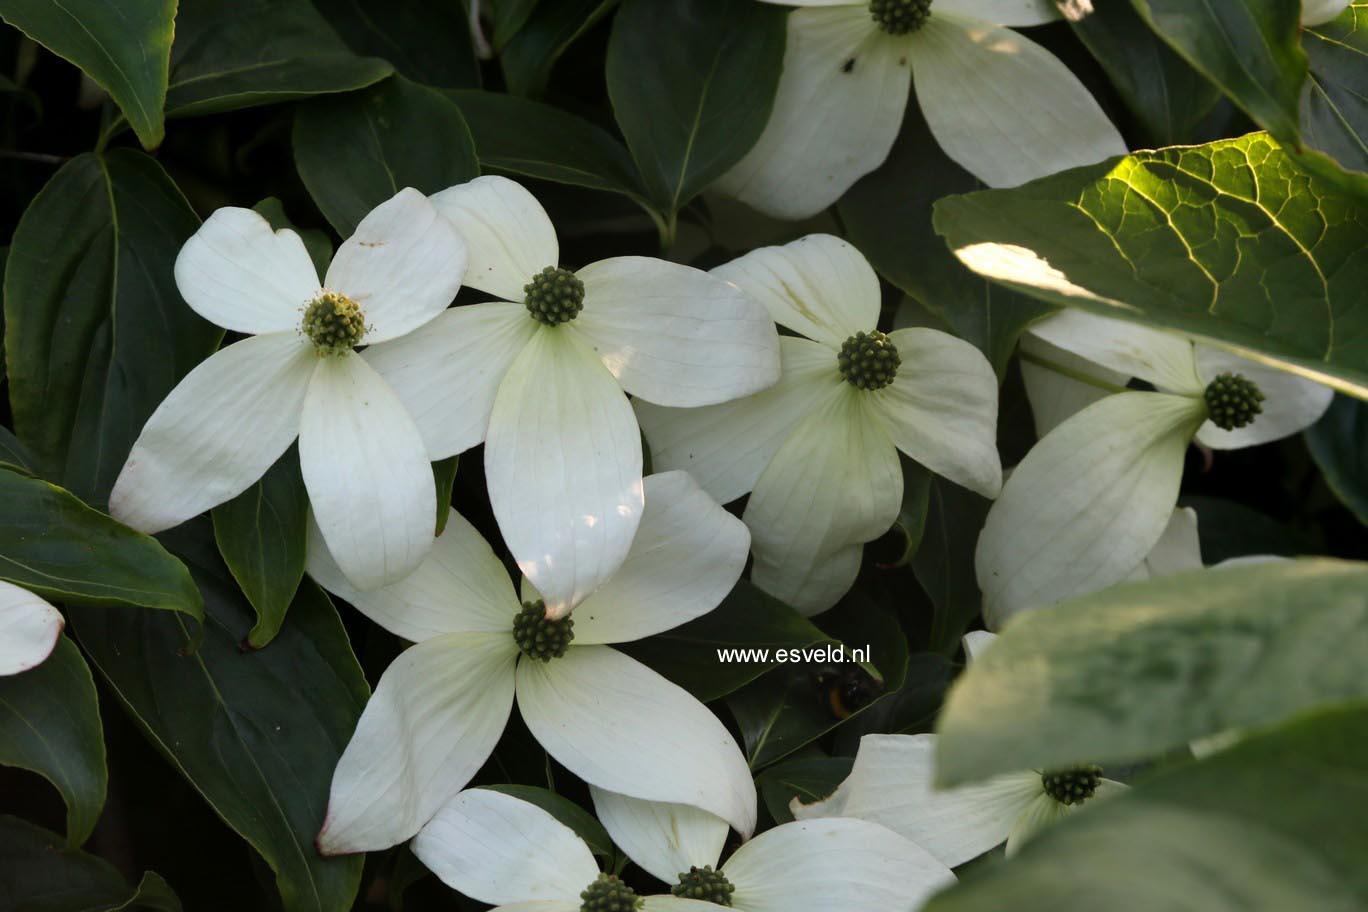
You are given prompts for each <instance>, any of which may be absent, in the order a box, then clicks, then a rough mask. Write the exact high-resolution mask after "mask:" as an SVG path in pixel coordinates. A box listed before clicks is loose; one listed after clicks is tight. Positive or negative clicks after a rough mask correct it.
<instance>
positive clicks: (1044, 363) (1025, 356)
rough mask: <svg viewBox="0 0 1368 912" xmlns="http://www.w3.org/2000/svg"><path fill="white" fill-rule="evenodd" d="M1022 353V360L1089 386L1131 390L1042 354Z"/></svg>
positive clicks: (1117, 391)
mask: <svg viewBox="0 0 1368 912" xmlns="http://www.w3.org/2000/svg"><path fill="white" fill-rule="evenodd" d="M1020 354H1021V360H1022V361H1029V362H1030V363H1031V364H1034V365H1037V366H1038V367H1043V368H1045V369H1046V370H1052V371H1054V372H1055V373H1056V374H1062V375H1063V376H1065V377H1068V378H1069V379H1071V380H1077V381H1078V382H1079V383H1086V384H1088V386H1095V387H1097V388H1098V389H1101V390H1106V391H1107V392H1109V393H1128V392H1131V390H1130V389H1129V388H1128V387H1124V386H1118V385H1116V384H1115V383H1108V382H1107V381H1106V380H1100V379H1098V378H1097V377H1092V376H1089V375H1088V374H1085V373H1083V372H1082V371H1079V370H1074V369H1073V368H1071V367H1065V366H1064V365H1063V364H1060V363H1059V362H1057V361H1051V360H1050V359H1049V358H1042V357H1040V355H1033V354H1031V353H1030V352H1026V351H1023V352H1021V353H1020Z"/></svg>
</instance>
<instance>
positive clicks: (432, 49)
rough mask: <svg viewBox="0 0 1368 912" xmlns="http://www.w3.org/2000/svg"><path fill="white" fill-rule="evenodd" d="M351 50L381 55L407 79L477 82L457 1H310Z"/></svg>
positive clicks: (454, 83) (454, 85)
mask: <svg viewBox="0 0 1368 912" xmlns="http://www.w3.org/2000/svg"><path fill="white" fill-rule="evenodd" d="M313 4H314V6H315V7H317V8H318V11H319V12H320V13H322V14H323V18H325V19H327V20H328V24H329V25H331V26H332V27H333V29H334V30H335V31H336V32H337V33H338V34H339V35H341V36H342V40H343V41H345V42H346V43H347V46H348V47H350V48H351V49H352V50H353V51H355V52H356V53H358V54H363V55H365V56H368V57H382V58H384V59H385V60H388V61H389V62H390V63H392V64H394V68H395V69H396V70H398V71H399V72H400V73H403V74H404V75H405V76H407V77H408V78H409V79H412V80H415V81H417V82H421V83H425V84H427V85H433V86H447V87H450V88H464V87H468V86H475V85H478V84H479V67H478V66H477V64H476V61H475V45H474V44H473V43H472V42H471V39H470V23H469V20H468V19H467V17H466V14H465V9H464V4H461V3H432V2H428V3H395V2H393V0H313Z"/></svg>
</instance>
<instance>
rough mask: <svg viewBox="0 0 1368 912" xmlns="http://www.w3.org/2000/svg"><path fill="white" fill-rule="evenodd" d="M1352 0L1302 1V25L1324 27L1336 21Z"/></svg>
mask: <svg viewBox="0 0 1368 912" xmlns="http://www.w3.org/2000/svg"><path fill="white" fill-rule="evenodd" d="M1351 2H1352V0H1302V11H1301V23H1302V25H1324V24H1325V23H1327V22H1330V21H1331V20H1334V19H1338V18H1339V15H1340V13H1343V12H1344V11H1345V10H1346V9H1348V8H1349V6H1350V5H1351Z"/></svg>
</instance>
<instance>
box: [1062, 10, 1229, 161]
mask: <svg viewBox="0 0 1368 912" xmlns="http://www.w3.org/2000/svg"><path fill="white" fill-rule="evenodd" d="M1070 24H1071V25H1072V26H1073V29H1074V33H1075V34H1076V35H1078V37H1079V38H1080V39H1081V40H1082V42H1083V44H1084V45H1086V46H1087V48H1088V50H1089V51H1091V52H1092V55H1093V57H1095V58H1096V59H1097V62H1098V63H1099V64H1101V65H1102V69H1104V70H1106V71H1107V76H1108V77H1110V79H1111V82H1112V85H1114V86H1116V90H1117V91H1118V92H1119V93H1120V94H1121V97H1122V98H1123V99H1125V102H1126V105H1127V107H1129V108H1130V110H1131V112H1132V113H1133V114H1134V115H1135V117H1136V119H1137V120H1138V121H1139V122H1140V126H1141V128H1142V130H1143V131H1144V138H1145V143H1144V144H1145V145H1146V146H1172V145H1175V144H1178V143H1186V142H1191V141H1192V139H1193V135H1192V134H1193V131H1194V130H1195V129H1196V127H1197V125H1198V123H1200V122H1201V120H1202V118H1203V117H1205V116H1206V114H1207V113H1208V112H1209V111H1210V110H1211V109H1212V107H1213V106H1214V105H1215V104H1216V102H1217V101H1218V100H1220V97H1221V90H1220V89H1219V88H1218V87H1217V86H1216V85H1214V84H1213V83H1211V82H1209V81H1207V79H1206V78H1205V77H1204V76H1202V74H1201V73H1198V72H1197V71H1196V70H1194V69H1193V68H1192V67H1191V66H1189V65H1188V63H1187V61H1185V60H1184V59H1183V58H1182V57H1180V56H1179V55H1178V54H1177V53H1176V52H1175V51H1174V50H1173V49H1172V48H1170V47H1169V46H1168V45H1167V44H1165V43H1164V42H1163V41H1162V40H1160V38H1159V36H1158V35H1156V34H1155V33H1154V32H1152V31H1150V29H1149V26H1147V25H1146V24H1145V21H1144V20H1143V19H1141V18H1140V15H1139V14H1138V13H1137V12H1136V11H1135V8H1134V7H1132V6H1130V5H1128V4H1126V3H1098V4H1095V5H1094V6H1093V8H1092V12H1091V13H1089V14H1088V15H1086V16H1083V17H1082V18H1080V19H1077V20H1074V21H1072V22H1071V23H1070Z"/></svg>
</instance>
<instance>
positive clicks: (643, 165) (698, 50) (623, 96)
mask: <svg viewBox="0 0 1368 912" xmlns="http://www.w3.org/2000/svg"><path fill="white" fill-rule="evenodd" d="M784 12H785V11H784V10H783V9H782V8H780V7H777V6H771V5H766V4H763V3H751V2H749V0H668V2H662V0H626V2H625V3H623V5H622V8H621V9H620V10H619V11H618V13H617V17H616V18H615V19H614V21H613V33H612V37H611V39H610V40H609V42H608V62H607V77H608V96H609V98H610V99H611V100H612V103H613V114H614V115H615V116H616V117H617V122H618V126H619V127H621V128H622V133H623V135H624V136H625V137H626V138H627V146H628V148H629V149H631V151H632V156H633V158H635V159H636V163H637V167H638V170H639V171H640V173H641V175H642V177H643V178H644V179H645V182H646V187H647V192H648V193H649V194H650V197H651V199H652V200H653V201H654V202H655V205H656V207H657V208H658V209H659V210H660V211H661V212H663V213H664V214H665V215H666V217H667V219H669V220H671V221H672V220H673V218H674V214H675V213H677V212H678V211H679V210H680V209H681V208H683V207H684V205H685V204H686V203H688V202H689V200H691V199H693V197H694V196H696V195H697V194H698V192H699V191H701V190H702V189H703V188H704V187H706V186H707V185H708V184H710V183H712V181H714V180H716V179H717V178H719V177H721V176H722V174H723V173H724V172H725V171H726V170H727V169H728V168H730V167H731V166H732V165H734V164H736V163H737V162H738V161H740V159H741V157H742V156H743V155H745V154H746V152H747V151H749V150H750V147H751V146H753V145H754V144H755V141H756V140H757V139H759V138H760V133H761V131H762V130H764V128H765V123H766V121H768V120H769V113H770V108H771V106H772V105H773V104H774V92H775V89H776V88H777V87H778V85H779V72H780V70H781V69H782V68H783V63H784Z"/></svg>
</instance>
